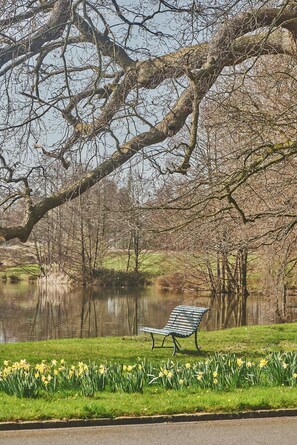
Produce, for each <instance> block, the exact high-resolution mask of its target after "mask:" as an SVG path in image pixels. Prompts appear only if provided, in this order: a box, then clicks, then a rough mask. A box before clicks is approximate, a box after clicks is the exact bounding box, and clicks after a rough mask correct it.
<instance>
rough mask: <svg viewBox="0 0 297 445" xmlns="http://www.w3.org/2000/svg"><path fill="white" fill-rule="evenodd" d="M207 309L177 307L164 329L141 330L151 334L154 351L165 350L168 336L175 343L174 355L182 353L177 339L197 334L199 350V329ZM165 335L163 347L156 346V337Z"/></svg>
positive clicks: (144, 328)
mask: <svg viewBox="0 0 297 445" xmlns="http://www.w3.org/2000/svg"><path fill="white" fill-rule="evenodd" d="M208 310H209V309H208V308H205V307H196V306H184V305H180V306H176V307H175V308H174V309H173V311H172V312H171V314H170V317H169V319H168V322H167V324H166V326H164V328H162V329H156V328H149V327H143V328H141V329H140V330H141V331H143V332H147V333H149V334H151V337H152V349H154V348H163V347H165V346H164V343H165V340H166V338H167V337H168V336H171V338H172V341H173V355H175V353H176V352H177V351H180V349H181V345H180V343H179V342H178V340H177V338H186V337H190V336H191V335H193V334H195V345H196V348H197V350H199V346H198V341H197V336H198V328H199V325H200V322H201V320H202V317H203V315H204V314H205V313H206V312H207V311H208ZM155 334H157V335H163V336H164V339H163V341H162V344H161V346H155V339H154V335H155Z"/></svg>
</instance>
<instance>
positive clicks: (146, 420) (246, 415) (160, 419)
mask: <svg viewBox="0 0 297 445" xmlns="http://www.w3.org/2000/svg"><path fill="white" fill-rule="evenodd" d="M294 416H296V417H297V409H278V410H258V411H243V412H239V413H195V414H173V415H158V416H143V417H114V418H101V419H69V420H63V419H61V420H44V421H16V422H0V431H8V430H12V431H17V430H32V429H47V428H81V427H92V426H93V427H94V426H116V425H141V424H156V423H169V422H172V423H173V422H198V421H210V420H234V419H258V418H268V417H294Z"/></svg>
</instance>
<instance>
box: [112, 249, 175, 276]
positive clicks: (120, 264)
mask: <svg viewBox="0 0 297 445" xmlns="http://www.w3.org/2000/svg"><path fill="white" fill-rule="evenodd" d="M130 264H131V267H132V269H133V254H132V255H131V262H130ZM103 266H104V267H106V268H107V269H115V270H126V267H127V254H126V253H124V252H122V253H121V252H116V253H110V254H109V255H107V256H106V258H105V259H104V261H103ZM139 269H140V272H144V273H146V274H148V275H149V276H151V277H156V276H159V275H164V274H167V273H170V272H174V271H176V270H177V269H179V265H178V254H177V253H176V254H174V255H172V253H167V252H145V253H142V254H140V266H139Z"/></svg>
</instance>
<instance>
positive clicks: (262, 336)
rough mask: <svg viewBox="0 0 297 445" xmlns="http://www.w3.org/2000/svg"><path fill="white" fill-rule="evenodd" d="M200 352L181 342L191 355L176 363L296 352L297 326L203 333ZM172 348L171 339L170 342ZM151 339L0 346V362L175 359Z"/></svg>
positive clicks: (191, 342) (180, 357)
mask: <svg viewBox="0 0 297 445" xmlns="http://www.w3.org/2000/svg"><path fill="white" fill-rule="evenodd" d="M199 342H200V344H201V346H202V350H201V352H199V353H198V352H196V351H195V350H194V340H193V337H191V338H188V339H185V340H181V343H182V345H183V346H184V348H185V350H186V351H187V352H188V353H186V354H177V355H176V358H174V360H182V361H183V360H185V361H190V362H191V361H194V360H196V359H197V358H200V357H201V356H202V357H206V356H207V355H208V354H213V353H215V352H222V353H229V352H233V353H236V354H238V355H239V356H243V357H249V358H259V357H263V355H266V354H269V353H270V352H283V351H296V350H297V323H287V324H276V325H271V326H250V327H239V328H232V329H225V330H219V331H210V332H206V331H201V332H200V333H199ZM167 344H168V345H171V342H170V340H168V342H167ZM150 346H151V341H150V337H149V336H143V335H141V336H137V337H100V338H90V339H67V340H47V341H42V342H27V343H8V344H3V343H2V344H0V363H1V362H3V360H13V361H18V360H20V359H26V360H27V361H28V362H32V363H37V362H39V361H40V360H43V359H44V360H51V359H53V358H55V359H57V360H59V359H65V360H67V361H78V360H80V361H88V360H95V361H102V360H107V361H110V360H111V361H123V362H127V361H135V360H137V359H138V357H140V358H141V359H145V358H149V359H153V360H156V361H162V360H167V359H169V358H170V359H171V358H172V349H154V351H151V350H150Z"/></svg>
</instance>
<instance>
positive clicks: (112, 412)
mask: <svg viewBox="0 0 297 445" xmlns="http://www.w3.org/2000/svg"><path fill="white" fill-rule="evenodd" d="M296 334H297V323H292V324H284V325H273V326H255V327H248V328H245V327H242V328H234V329H228V330H224V331H214V332H201V334H200V344H201V346H202V348H203V349H202V351H201V353H199V354H198V353H195V352H194V349H193V340H192V339H187V340H185V341H184V342H183V345H184V346H185V348H186V350H188V353H185V354H178V355H177V356H176V357H174V358H173V357H172V356H171V354H172V350H171V349H156V350H154V351H151V350H150V340H149V338H147V337H145V336H139V337H129V338H111V337H109V338H95V339H73V340H71V339H70V340H57V341H46V342H34V343H17V344H1V345H0V365H1V366H2V364H3V363H4V361H6V360H9V361H10V362H14V361H19V360H21V359H26V360H27V361H28V362H30V363H33V364H34V363H35V364H37V363H41V361H42V360H46V361H47V362H51V360H53V359H54V360H57V361H61V360H65V361H66V362H67V363H69V364H71V363H73V364H77V363H78V362H85V363H90V362H95V363H97V364H100V363H103V364H104V363H107V362H113V363H119V364H126V365H129V364H133V363H139V361H140V360H141V361H145V360H150V361H152V362H153V363H154V365H160V366H161V365H162V364H163V363H164V362H167V363H168V360H170V362H171V360H172V362H173V364H174V365H175V366H185V365H188V364H189V365H188V366H190V364H191V366H193V365H194V364H195V363H196V362H197V361H198V360H200V361H201V360H205V359H209V358H212V357H213V356H214V354H215V353H217V352H221V353H223V354H228V353H235V354H236V356H237V357H239V358H242V359H243V360H247V359H249V360H260V359H261V358H264V357H267V356H268V355H269V354H270V353H272V352H283V351H293V352H294V351H296V350H297V335H296ZM281 407H283V408H286V407H287V408H297V386H289V387H287V386H278V387H277V386H275V387H273V386H269V387H257V386H256V387H252V388H240V389H238V388H237V389H234V390H228V391H222V390H216V389H203V388H197V387H195V388H194V387H191V386H190V387H188V388H186V387H185V388H181V389H179V390H175V389H166V388H162V387H158V386H154V385H151V386H150V387H146V388H144V390H143V392H142V393H125V392H121V391H119V392H110V391H103V392H100V391H97V392H95V394H94V395H93V396H92V397H86V396H82V395H81V393H80V391H78V390H77V391H73V390H65V391H58V392H56V393H50V392H46V391H45V392H44V393H43V394H42V395H39V396H38V397H37V398H34V399H25V398H22V399H19V398H17V397H15V396H9V395H7V394H4V393H3V392H0V420H1V421H4V420H16V419H22V420H26V419H27V420H33V419H50V418H94V417H106V416H108V417H114V416H120V415H135V416H138V415H151V414H172V413H182V412H188V413H192V412H202V411H204V412H236V411H242V410H254V409H260V408H262V409H264V408H265V409H269V408H271V409H272V408H281Z"/></svg>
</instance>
